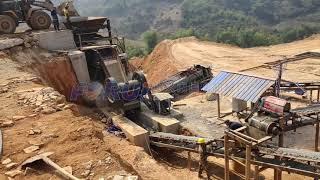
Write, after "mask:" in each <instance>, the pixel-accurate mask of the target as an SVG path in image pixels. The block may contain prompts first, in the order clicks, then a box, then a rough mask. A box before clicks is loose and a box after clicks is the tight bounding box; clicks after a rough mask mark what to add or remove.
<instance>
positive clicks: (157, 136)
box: [150, 133, 320, 177]
mask: <svg viewBox="0 0 320 180" xmlns="http://www.w3.org/2000/svg"><path fill="white" fill-rule="evenodd" d="M197 140H198V137H190V136H182V135H175V134H167V133H154V134H151V135H150V143H151V145H154V146H158V147H165V148H171V149H176V150H184V151H191V152H197V146H198V145H197ZM208 141H213V142H215V140H212V139H206V142H208ZM217 141H218V142H220V141H221V140H217ZM219 145H220V144H216V142H215V143H214V144H213V146H211V147H209V149H208V150H209V152H208V154H209V155H210V156H215V157H220V158H223V157H224V148H223V147H222V146H219ZM259 154H260V155H261V156H254V158H253V159H252V160H251V163H252V164H254V165H258V166H262V167H266V168H273V169H279V170H282V171H288V172H292V173H296V174H300V175H304V176H309V177H320V171H319V170H320V169H319V167H318V166H317V164H318V163H320V153H318V152H312V151H306V150H296V149H289V148H266V147H259ZM231 157H232V158H234V159H238V160H242V161H245V156H244V154H243V153H237V155H234V156H231ZM275 157H279V159H275Z"/></svg>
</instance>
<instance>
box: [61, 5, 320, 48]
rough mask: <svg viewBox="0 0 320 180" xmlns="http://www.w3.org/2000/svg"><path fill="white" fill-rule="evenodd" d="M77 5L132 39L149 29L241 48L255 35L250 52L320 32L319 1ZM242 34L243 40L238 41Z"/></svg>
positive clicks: (85, 12) (84, 11)
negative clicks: (184, 31) (182, 32)
mask: <svg viewBox="0 0 320 180" xmlns="http://www.w3.org/2000/svg"><path fill="white" fill-rule="evenodd" d="M56 1H58V0H56ZM75 5H76V6H77V8H78V9H79V11H80V13H81V14H82V15H94V16H100V15H103V16H108V17H110V18H111V20H112V24H113V29H114V30H115V31H116V32H117V33H118V34H120V35H124V36H125V37H128V38H131V39H138V38H140V35H141V34H142V33H143V32H145V31H147V30H155V31H157V32H159V33H161V34H164V35H168V34H172V33H175V32H176V31H177V30H181V29H192V30H193V31H194V35H197V36H198V37H201V38H204V39H208V40H215V41H221V42H227V43H231V44H236V45H240V46H241V45H242V44H244V43H243V42H238V41H250V39H249V40H248V38H247V39H246V38H243V37H246V36H248V34H253V36H254V37H253V38H257V39H258V40H259V41H260V42H258V43H256V44H249V45H248V46H250V47H251V46H256V45H265V44H268V43H269V44H274V43H280V42H283V41H284V42H290V41H293V40H296V39H299V38H303V37H305V36H307V35H310V34H312V33H314V32H318V30H319V29H318V28H319V22H320V11H319V10H320V1H318V0H153V1H150V0H121V1H119V0H95V1H94V3H93V1H89V0H77V1H75ZM257 32H258V33H257ZM239 33H240V34H241V33H242V34H244V35H243V36H241V37H236V36H237V35H238V34H239ZM255 36H257V37H255ZM265 36H266V37H265ZM275 36H277V37H275ZM279 37H280V38H281V39H279ZM235 38H237V41H235V40H234V39H235ZM265 41H268V42H265Z"/></svg>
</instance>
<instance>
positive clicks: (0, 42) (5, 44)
mask: <svg viewBox="0 0 320 180" xmlns="http://www.w3.org/2000/svg"><path fill="white" fill-rule="evenodd" d="M22 44H23V39H20V38H7V39H0V50H5V49H9V48H12V47H15V46H20V45H22Z"/></svg>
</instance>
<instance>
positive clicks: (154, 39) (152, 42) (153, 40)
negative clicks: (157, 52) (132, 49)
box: [142, 31, 158, 54]
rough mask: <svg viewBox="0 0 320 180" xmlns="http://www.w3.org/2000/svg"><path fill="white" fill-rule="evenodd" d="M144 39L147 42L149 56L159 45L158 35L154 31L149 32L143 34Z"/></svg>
mask: <svg viewBox="0 0 320 180" xmlns="http://www.w3.org/2000/svg"><path fill="white" fill-rule="evenodd" d="M142 38H143V41H144V42H145V45H146V50H147V53H148V54H149V53H150V52H152V51H153V49H154V47H156V45H157V44H158V35H157V33H156V32H154V31H147V32H145V33H143V34H142Z"/></svg>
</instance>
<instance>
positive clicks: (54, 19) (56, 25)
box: [51, 7, 60, 31]
mask: <svg viewBox="0 0 320 180" xmlns="http://www.w3.org/2000/svg"><path fill="white" fill-rule="evenodd" d="M51 17H52V23H53V26H54V30H56V31H60V24H59V17H58V15H57V8H55V7H54V8H53V9H52V11H51Z"/></svg>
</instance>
